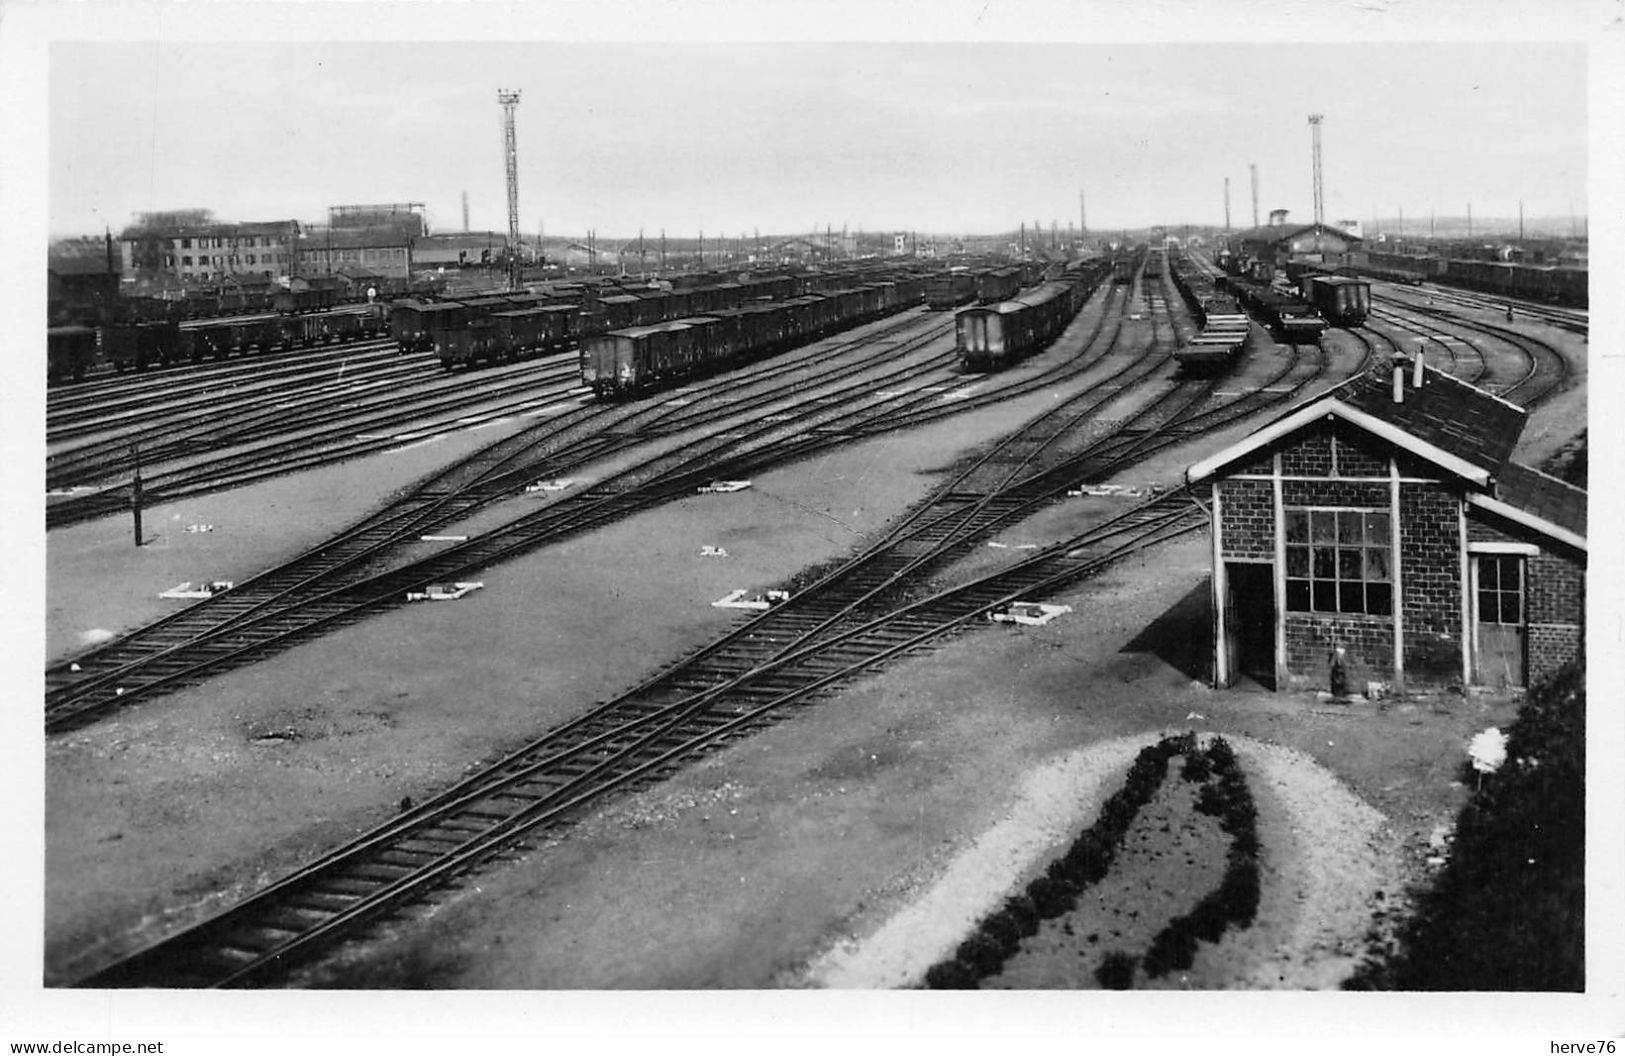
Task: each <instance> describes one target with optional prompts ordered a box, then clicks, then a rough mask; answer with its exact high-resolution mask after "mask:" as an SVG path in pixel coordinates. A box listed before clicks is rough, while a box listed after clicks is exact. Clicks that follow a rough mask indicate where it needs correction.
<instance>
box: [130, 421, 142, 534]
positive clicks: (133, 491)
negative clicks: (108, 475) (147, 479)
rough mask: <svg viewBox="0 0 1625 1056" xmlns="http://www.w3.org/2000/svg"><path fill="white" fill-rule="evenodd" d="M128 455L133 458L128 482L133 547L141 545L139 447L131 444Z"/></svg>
mask: <svg viewBox="0 0 1625 1056" xmlns="http://www.w3.org/2000/svg"><path fill="white" fill-rule="evenodd" d="M130 454H131V456H133V457H134V458H135V477H134V479H132V480H131V481H130V513H131V514H133V515H134V517H135V545H136V546H140V545H141V445H140V444H131V445H130Z"/></svg>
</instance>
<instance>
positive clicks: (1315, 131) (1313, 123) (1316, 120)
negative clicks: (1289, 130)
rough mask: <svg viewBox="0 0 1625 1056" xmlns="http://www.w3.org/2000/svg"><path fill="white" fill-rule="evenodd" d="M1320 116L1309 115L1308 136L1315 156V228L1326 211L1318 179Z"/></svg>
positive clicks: (1322, 185)
mask: <svg viewBox="0 0 1625 1056" xmlns="http://www.w3.org/2000/svg"><path fill="white" fill-rule="evenodd" d="M1321 120H1322V115H1320V114H1310V115H1309V134H1310V136H1311V138H1312V139H1313V141H1314V154H1315V226H1317V227H1318V226H1320V224H1321V222H1322V220H1323V219H1324V216H1325V211H1326V208H1325V207H1326V186H1325V184H1324V183H1322V182H1321V179H1320V122H1321Z"/></svg>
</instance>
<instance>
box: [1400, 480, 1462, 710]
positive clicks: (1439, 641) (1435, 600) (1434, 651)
mask: <svg viewBox="0 0 1625 1056" xmlns="http://www.w3.org/2000/svg"><path fill="white" fill-rule="evenodd" d="M1460 504H1461V500H1460V499H1459V498H1458V497H1457V496H1455V495H1454V494H1452V493H1450V492H1448V491H1446V490H1444V489H1443V488H1439V487H1435V486H1433V485H1430V484H1403V485H1401V486H1400V489H1399V521H1400V524H1399V540H1400V575H1401V582H1400V586H1401V588H1402V590H1403V591H1404V599H1403V604H1404V610H1403V611H1404V621H1405V657H1404V662H1405V681H1406V683H1407V685H1410V684H1415V683H1422V684H1430V685H1444V684H1450V683H1455V684H1457V685H1459V684H1460V683H1461V678H1462V670H1461V635H1462V630H1463V629H1462V626H1461V591H1462V583H1461V527H1460V521H1459V512H1458V511H1459V508H1460Z"/></svg>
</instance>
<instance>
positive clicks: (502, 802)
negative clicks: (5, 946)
mask: <svg viewBox="0 0 1625 1056" xmlns="http://www.w3.org/2000/svg"><path fill="white" fill-rule="evenodd" d="M1201 523H1202V522H1201V519H1200V518H1199V517H1198V516H1195V515H1194V513H1193V511H1192V508H1191V507H1189V506H1187V505H1183V504H1181V505H1179V506H1178V507H1176V508H1174V509H1168V508H1158V507H1156V506H1155V505H1153V506H1152V507H1148V508H1144V509H1141V510H1137V511H1134V512H1132V513H1130V514H1125V515H1123V516H1122V517H1120V518H1118V519H1117V521H1116V522H1115V523H1113V524H1111V525H1108V526H1103V527H1102V528H1100V529H1097V530H1096V531H1094V532H1092V533H1090V534H1089V535H1087V536H1080V537H1078V538H1077V539H1074V540H1070V541H1069V544H1070V545H1067V546H1064V547H1057V548H1053V549H1051V550H1049V551H1045V552H1043V553H1042V554H1040V555H1035V556H1034V557H1032V558H1029V559H1028V560H1026V561H1024V562H1022V563H1021V564H1020V565H1019V566H1017V567H1014V568H1009V569H1005V570H1002V571H1001V572H999V573H996V574H995V575H993V576H988V577H984V578H983V579H981V580H978V581H976V582H974V583H972V584H968V585H965V586H962V587H959V588H957V589H955V590H952V591H946V592H943V593H941V594H938V595H934V596H932V597H930V598H927V599H923V600H921V601H919V602H916V603H914V604H912V605H910V606H907V607H905V608H903V609H901V610H898V611H896V612H893V613H890V614H888V615H887V616H885V617H881V618H877V619H873V620H869V621H865V622H864V623H861V624H858V625H857V626H853V627H851V628H847V629H845V630H843V631H842V632H841V633H840V634H838V635H832V636H826V637H825V639H824V640H823V641H821V642H820V643H818V644H817V645H816V646H814V645H808V646H805V647H802V648H800V649H797V650H794V651H790V652H785V653H783V654H782V655H780V656H779V657H778V658H777V659H776V660H775V662H774V663H772V664H771V665H765V666H764V668H763V669H761V670H759V671H758V672H757V673H756V677H754V678H750V679H735V680H733V681H732V682H731V683H730V684H727V685H722V686H708V687H707V688H705V689H703V690H701V691H699V692H697V693H691V694H686V695H684V696H682V697H680V698H679V699H678V700H676V701H673V702H669V703H666V704H657V703H654V702H651V701H647V700H643V699H638V698H635V697H634V698H623V699H622V700H620V701H617V702H614V703H612V704H610V705H606V706H604V707H602V708H599V709H596V710H595V711H594V712H593V713H591V714H589V715H584V716H582V717H581V718H579V719H577V720H575V721H574V722H572V723H570V724H568V725H566V726H564V727H562V728H560V729H558V730H555V731H554V732H552V733H551V734H549V735H548V736H546V737H544V738H542V739H540V740H538V741H536V742H534V743H533V744H531V745H528V746H526V748H524V749H522V750H521V751H519V752H516V753H514V754H513V755H511V756H509V757H508V758H507V759H504V760H503V761H501V762H499V763H498V764H497V765H496V766H494V767H492V768H490V769H489V770H487V771H484V772H482V773H481V774H479V775H476V776H475V777H472V778H470V779H468V780H466V781H464V782H463V783H461V784H459V785H458V786H455V787H453V788H451V789H448V790H447V791H445V792H443V793H441V794H440V795H438V796H436V797H435V798H434V799H433V800H431V801H429V802H426V803H424V804H422V805H420V806H418V807H415V808H414V809H412V810H411V811H409V812H407V813H405V814H403V815H402V816H400V817H399V818H397V819H395V820H394V821H392V822H390V823H388V824H387V825H385V826H382V827H380V828H378V829H375V830H373V831H372V832H369V833H367V834H366V835H364V836H362V837H360V838H359V839H357V840H355V841H352V842H351V843H350V844H348V845H346V846H345V847H343V848H340V849H339V850H338V851H335V852H334V853H332V854H330V855H327V856H325V857H323V858H322V859H321V860H320V861H318V862H315V863H312V864H311V865H310V866H307V867H306V868H304V869H301V870H299V871H298V872H296V873H294V874H292V875H290V876H288V877H285V878H284V879H282V880H279V881H277V882H276V883H275V884H273V885H271V886H270V887H268V888H266V889H264V890H262V891H261V892H259V893H257V894H256V895H254V896H251V897H250V898H249V899H247V900H245V901H243V902H241V903H239V904H238V905H236V906H234V907H232V908H231V909H229V910H227V911H226V912H224V913H222V914H220V915H218V916H216V917H214V918H211V919H210V920H208V921H205V922H203V923H202V924H199V925H197V926H196V927H194V928H191V929H189V930H187V931H185V932H183V933H181V934H179V935H176V936H174V937H172V938H170V939H168V940H166V941H165V942H163V943H161V944H159V945H157V946H154V947H151V948H148V949H146V950H144V951H141V952H139V953H137V954H135V955H134V956H132V957H130V958H127V959H125V960H123V961H120V962H118V963H117V964H114V965H111V966H109V967H107V968H104V969H102V970H101V971H99V972H97V973H96V974H94V975H92V976H90V977H88V978H86V979H84V980H81V981H80V984H79V985H81V986H86V987H97V988H108V987H128V986H148V987H151V986H161V987H176V988H186V987H193V988H195V987H218V986H244V985H256V984H259V985H263V984H265V983H268V982H273V981H275V980H276V979H277V978H278V977H279V976H281V975H282V974H283V973H285V972H286V971H288V970H289V969H290V968H292V967H295V966H297V965H298V964H300V963H302V962H304V961H306V960H308V959H309V958H310V957H311V956H313V955H315V954H317V953H319V952H321V951H323V950H325V949H328V948H330V947H331V946H332V945H333V944H335V943H337V942H340V941H343V940H344V939H347V938H349V937H351V936H353V935H354V934H355V933H356V932H357V931H358V929H359V928H361V927H362V926H364V925H366V924H367V923H369V922H371V921H374V920H377V919H378V918H380V917H382V916H385V915H387V914H390V913H392V912H396V911H398V910H399V909H400V908H402V907H404V906H406V905H409V904H411V903H413V902H416V901H419V900H422V899H424V898H427V897H430V896H431V895H433V894H434V893H435V892H436V891H437V890H439V889H441V888H442V887H443V886H444V885H446V884H448V883H450V882H452V881H454V880H455V879H456V878H457V877H459V876H460V875H462V874H464V873H466V872H468V871H469V870H471V869H474V868H477V867H478V866H480V865H483V864H485V863H486V862H488V861H489V860H490V859H491V858H492V857H493V856H496V855H498V854H501V853H503V852H505V851H510V850H512V849H513V848H514V847H515V845H516V843H518V842H519V841H521V840H523V839H525V838H527V837H532V836H534V835H535V834H536V833H537V832H538V830H541V829H545V828H548V827H557V826H560V825H564V824H567V823H569V822H570V821H572V820H574V819H575V818H577V817H579V816H580V813H581V812H582V811H583V810H584V809H587V808H589V807H590V806H592V805H595V804H597V803H599V802H601V801H602V800H603V799H604V798H605V797H607V796H609V795H612V794H614V793H616V792H618V791H621V790H624V789H628V788H633V787H637V786H638V785H640V784H643V783H647V782H650V781H653V780H656V779H658V778H660V777H661V776H663V775H665V774H666V773H669V772H670V771H671V770H673V769H675V768H676V767H678V766H681V765H683V764H684V763H686V762H688V761H690V760H692V759H694V758H697V757H699V756H701V755H703V754H705V753H706V752H708V751H712V750H715V749H716V748H718V747H721V746H723V745H725V744H727V743H729V742H730V741H732V740H735V739H737V738H739V737H742V736H745V735H748V734H749V733H751V732H753V731H754V730H755V729H757V728H759V727H761V726H762V725H764V724H765V723H768V722H771V721H773V720H774V719H776V718H778V717H780V716H782V715H784V714H785V713H786V712H787V709H789V708H790V707H792V706H794V705H796V704H798V703H803V702H806V701H808V700H810V699H813V698H815V697H816V696H817V695H818V694H820V693H822V692H825V691H827V690H829V689H832V688H833V687H835V686H836V685H838V684H839V683H841V682H843V681H845V680H847V679H849V678H851V677H853V676H854V675H857V674H860V673H861V672H863V671H864V670H866V669H868V668H871V667H874V666H876V665H878V664H881V663H884V662H885V661H886V660H887V659H890V658H891V657H894V656H897V655H900V654H902V653H905V652H907V651H909V650H910V649H914V648H918V647H921V646H924V645H927V644H929V643H930V642H931V641H933V640H935V639H938V638H940V637H941V636H943V635H945V634H949V633H952V632H954V631H956V630H958V629H960V628H962V627H964V626H965V625H966V624H968V623H971V622H972V621H974V620H976V619H977V618H978V617H980V616H981V615H983V614H985V613H987V612H989V611H991V610H993V609H994V608H996V607H997V606H999V605H1000V604H1002V603H1004V602H1007V601H1009V600H1013V599H1015V598H1018V597H1021V596H1025V595H1027V594H1030V593H1033V592H1035V591H1036V592H1049V591H1054V590H1057V589H1061V588H1062V587H1064V586H1066V585H1067V584H1069V583H1071V582H1075V581H1076V580H1078V579H1081V578H1083V577H1085V576H1088V575H1090V574H1093V573H1095V572H1098V571H1099V570H1100V569H1101V568H1104V567H1106V566H1107V565H1109V564H1110V563H1112V562H1113V561H1116V560H1120V559H1121V558H1122V557H1124V556H1127V555H1128V554H1131V553H1135V552H1138V551H1140V550H1143V549H1145V548H1146V547H1149V546H1152V545H1155V544H1156V543H1158V542H1162V541H1165V540H1166V539H1170V538H1174V537H1177V536H1178V535H1180V534H1183V533H1185V532H1188V531H1192V530H1194V529H1195V528H1196V527H1199V526H1200V525H1201ZM793 675H794V676H799V677H792V676H793ZM809 676H810V677H809ZM791 683H793V684H791Z"/></svg>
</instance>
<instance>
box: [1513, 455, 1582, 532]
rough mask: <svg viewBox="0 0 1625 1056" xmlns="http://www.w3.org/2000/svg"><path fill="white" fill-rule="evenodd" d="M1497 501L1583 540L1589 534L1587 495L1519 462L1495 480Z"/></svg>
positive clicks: (1579, 489)
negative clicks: (1587, 525)
mask: <svg viewBox="0 0 1625 1056" xmlns="http://www.w3.org/2000/svg"><path fill="white" fill-rule="evenodd" d="M1495 497H1496V498H1497V499H1500V500H1501V501H1502V502H1504V503H1506V504H1507V505H1508V506H1512V507H1515V508H1517V509H1520V510H1522V511H1524V512H1525V513H1529V514H1533V515H1534V516H1536V517H1539V518H1540V519H1541V520H1543V521H1548V522H1550V523H1552V524H1554V525H1556V526H1557V527H1559V528H1562V529H1563V530H1565V531H1568V532H1572V533H1574V534H1575V535H1577V536H1580V537H1581V538H1584V537H1585V534H1586V499H1587V495H1586V491H1585V489H1583V488H1577V487H1575V486H1574V485H1573V484H1570V483H1568V482H1567V481H1563V480H1559V479H1558V478H1556V477H1553V476H1549V475H1547V474H1545V473H1542V472H1540V470H1538V469H1532V468H1530V467H1529V466H1525V465H1522V464H1520V463H1518V462H1508V463H1507V464H1506V465H1505V466H1502V467H1501V472H1500V473H1499V474H1498V475H1497V476H1496V478H1495Z"/></svg>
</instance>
